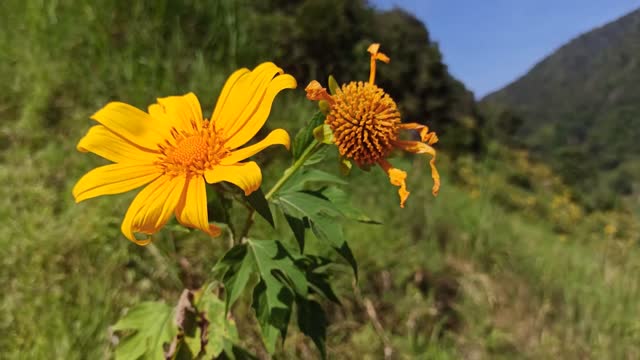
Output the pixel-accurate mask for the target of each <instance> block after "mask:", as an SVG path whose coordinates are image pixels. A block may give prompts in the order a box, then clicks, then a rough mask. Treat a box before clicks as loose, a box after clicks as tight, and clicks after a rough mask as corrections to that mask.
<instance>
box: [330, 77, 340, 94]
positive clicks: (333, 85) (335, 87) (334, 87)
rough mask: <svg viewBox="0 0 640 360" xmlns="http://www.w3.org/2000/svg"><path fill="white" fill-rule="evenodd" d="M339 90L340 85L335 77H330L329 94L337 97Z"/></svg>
mask: <svg viewBox="0 0 640 360" xmlns="http://www.w3.org/2000/svg"><path fill="white" fill-rule="evenodd" d="M339 89H340V85H338V82H337V81H336V78H334V77H333V75H329V92H331V95H335V94H336V93H337V92H338V90H339Z"/></svg>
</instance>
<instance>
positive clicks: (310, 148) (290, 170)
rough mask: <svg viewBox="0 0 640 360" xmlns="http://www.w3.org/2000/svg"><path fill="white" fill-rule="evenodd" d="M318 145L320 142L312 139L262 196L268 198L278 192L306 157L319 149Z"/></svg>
mask: <svg viewBox="0 0 640 360" xmlns="http://www.w3.org/2000/svg"><path fill="white" fill-rule="evenodd" d="M319 145H320V143H319V142H318V141H317V140H316V139H313V141H312V142H311V144H309V146H307V148H306V149H305V150H304V152H303V153H302V155H301V156H300V157H299V158H298V160H296V162H294V163H293V165H291V166H290V167H289V168H288V169H287V170H285V171H284V174H283V175H282V177H281V178H280V179H278V182H276V184H275V185H273V187H272V188H271V190H269V192H268V193H267V195H265V196H264V198H265V199H267V200H270V199H271V198H272V197H273V195H275V194H276V193H277V192H278V190H280V188H282V186H284V184H285V183H286V182H287V181H288V180H289V178H291V176H293V174H295V173H296V172H297V171H298V170H300V168H301V167H302V165H304V163H305V162H306V161H307V159H309V158H310V157H311V155H313V154H315V152H316V151H317V150H318V149H319Z"/></svg>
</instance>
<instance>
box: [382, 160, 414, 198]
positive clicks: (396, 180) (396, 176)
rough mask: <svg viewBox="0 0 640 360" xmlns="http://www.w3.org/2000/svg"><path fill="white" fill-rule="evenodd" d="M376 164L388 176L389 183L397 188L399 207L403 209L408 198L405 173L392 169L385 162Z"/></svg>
mask: <svg viewBox="0 0 640 360" xmlns="http://www.w3.org/2000/svg"><path fill="white" fill-rule="evenodd" d="M378 164H379V165H380V167H382V169H383V170H384V171H385V172H386V173H387V175H388V176H389V182H391V185H394V186H398V187H399V189H398V195H399V196H400V207H401V208H404V203H405V202H406V201H407V198H409V191H407V183H406V181H405V180H406V179H407V173H406V172H404V171H402V170H400V169H396V168H394V167H393V166H391V164H389V162H387V161H386V160H381V161H379V162H378Z"/></svg>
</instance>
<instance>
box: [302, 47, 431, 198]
mask: <svg viewBox="0 0 640 360" xmlns="http://www.w3.org/2000/svg"><path fill="white" fill-rule="evenodd" d="M379 49H380V44H371V45H370V46H369V49H368V51H369V53H370V54H371V70H370V74H369V82H362V81H358V82H355V81H351V82H349V83H348V84H343V85H342V87H337V88H336V89H335V90H334V89H332V90H334V91H333V92H334V93H333V94H332V95H330V94H329V93H328V92H327V90H326V89H325V88H323V87H322V85H320V83H319V82H317V81H315V80H314V81H312V82H311V83H309V85H308V86H307V88H306V89H305V90H306V91H307V98H309V99H310V100H321V101H326V102H327V103H328V104H329V111H328V114H327V118H326V120H325V123H326V124H328V125H329V126H330V127H331V130H332V131H333V137H334V143H335V144H336V146H337V147H338V150H339V151H340V154H341V155H342V157H343V158H345V159H349V160H353V161H355V162H356V164H357V165H358V166H359V167H368V166H370V165H374V164H378V165H379V166H380V167H381V168H382V169H383V170H384V171H385V172H386V173H387V175H388V176H389V179H390V181H391V184H393V185H395V186H398V187H400V189H399V190H398V194H399V195H400V206H401V207H404V203H405V201H406V200H407V198H408V197H409V191H407V186H406V183H405V179H406V178H407V173H406V172H404V171H402V170H400V169H396V168H394V167H393V166H392V165H391V164H390V163H389V162H388V161H387V157H388V155H389V153H390V152H391V151H392V150H393V149H394V148H398V149H402V150H405V151H409V152H412V153H417V154H429V155H431V161H430V165H431V175H432V177H433V182H434V184H433V188H432V193H433V195H434V196H435V195H437V194H438V190H439V189H440V175H439V174H438V170H437V169H436V166H435V159H436V151H435V149H434V148H433V147H432V146H431V145H433V144H435V143H436V142H437V141H438V137H437V136H436V134H435V133H434V132H429V128H428V127H427V126H425V125H421V124H417V123H406V124H403V123H402V122H401V120H400V112H399V111H398V106H397V105H396V103H395V102H394V101H393V99H392V98H391V97H390V96H389V94H387V93H386V92H385V91H384V90H383V89H381V88H379V87H378V86H376V85H375V76H376V61H377V60H380V61H382V62H385V63H388V62H389V57H387V56H386V55H385V54H383V53H381V52H379ZM400 130H416V131H418V132H419V134H420V140H421V141H408V140H401V139H400V136H399V133H400Z"/></svg>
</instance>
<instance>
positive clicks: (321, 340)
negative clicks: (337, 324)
mask: <svg viewBox="0 0 640 360" xmlns="http://www.w3.org/2000/svg"><path fill="white" fill-rule="evenodd" d="M296 304H297V308H298V327H299V328H300V331H302V333H303V334H305V335H307V336H308V337H310V338H311V340H313V343H314V344H316V347H317V348H318V350H319V351H320V355H321V356H322V359H326V358H327V351H326V346H325V341H326V339H327V326H328V324H329V323H328V321H327V316H326V314H325V312H324V309H323V308H322V306H320V304H318V303H317V302H316V301H313V300H307V299H303V298H297V299H296Z"/></svg>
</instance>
